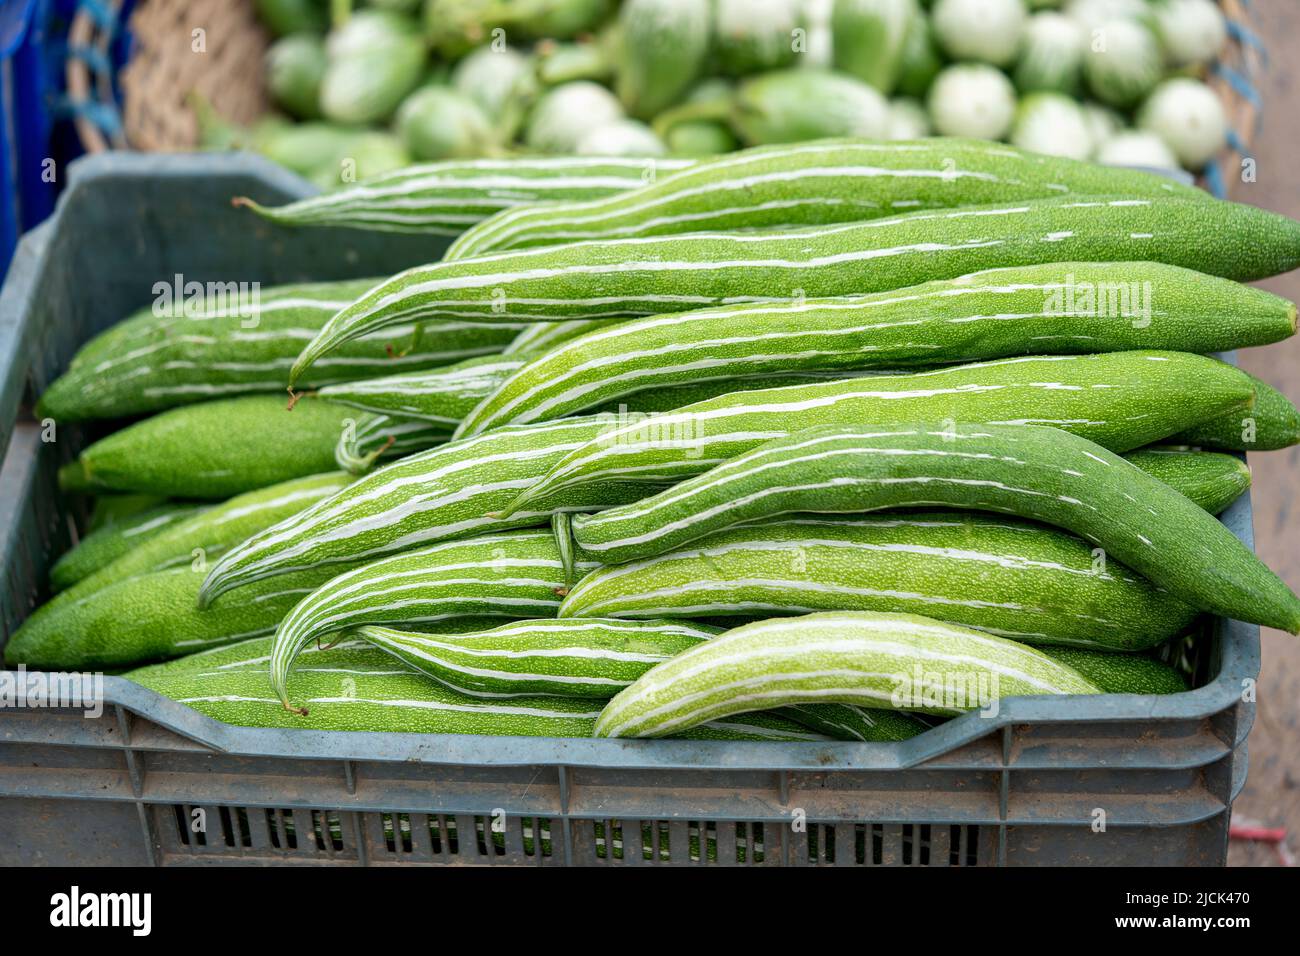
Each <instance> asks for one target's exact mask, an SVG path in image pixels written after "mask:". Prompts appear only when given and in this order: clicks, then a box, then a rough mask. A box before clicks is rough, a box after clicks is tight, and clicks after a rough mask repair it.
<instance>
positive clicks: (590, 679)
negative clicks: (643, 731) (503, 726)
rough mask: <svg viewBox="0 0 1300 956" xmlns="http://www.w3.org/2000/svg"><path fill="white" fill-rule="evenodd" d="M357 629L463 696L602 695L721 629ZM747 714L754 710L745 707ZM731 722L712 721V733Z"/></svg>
mask: <svg viewBox="0 0 1300 956" xmlns="http://www.w3.org/2000/svg"><path fill="white" fill-rule="evenodd" d="M355 633H356V635H357V636H358V637H360V638H362V639H363V640H365V641H368V642H369V643H371V644H373V645H375V646H376V647H379V648H380V649H382V650H384V651H387V652H388V653H390V654H392V655H393V656H394V657H396V658H397V659H398V660H400V661H402V662H403V663H405V664H406V665H407V666H409V667H411V668H412V669H414V670H416V671H419V672H420V673H422V674H426V675H428V676H429V677H431V678H433V679H434V680H436V681H438V682H439V683H442V684H444V685H445V686H447V687H449V688H450V689H452V690H456V691H459V692H461V693H463V694H466V695H468V696H470V697H478V698H514V697H519V696H528V695H530V694H545V695H553V696H559V697H585V698H589V699H608V698H610V697H612V696H614V694H616V693H617V692H618V691H619V690H620V689H622V688H623V687H626V686H627V685H628V684H630V683H632V682H633V681H634V680H636V679H637V678H638V677H640V676H641V675H642V674H644V673H645V672H646V671H647V670H649V669H650V668H651V667H653V666H654V665H656V664H659V663H662V662H663V661H665V660H668V659H669V658H670V657H672V656H673V655H675V654H677V653H680V652H681V651H683V650H685V649H686V648H688V647H693V646H695V645H696V644H698V643H700V642H701V641H705V640H708V639H710V638H711V637H713V636H714V635H715V634H717V633H718V630H717V629H716V628H705V627H702V626H701V625H698V624H692V623H690V622H685V623H675V624H674V623H661V622H652V621H636V622H633V621H612V620H605V621H600V620H581V621H575V620H568V621H536V620H534V621H515V622H511V623H508V624H502V625H500V626H498V627H495V628H492V629H491V630H487V631H477V632H469V631H458V632H456V633H454V634H433V635H428V634H420V633H412V632H409V631H399V630H394V629H392V628H384V627H361V628H358V629H357V630H356V632H355ZM751 716H753V715H751ZM763 716H767V717H771V718H775V719H777V720H782V719H784V720H789V721H793V722H794V723H796V724H801V725H803V726H805V727H808V728H810V729H812V730H815V731H818V732H819V733H822V734H825V735H826V736H828V737H830V738H831V739H834V740H862V741H890V740H907V739H909V738H911V737H915V736H916V735H917V734H920V733H924V732H925V730H926V729H927V725H926V724H925V723H924V722H922V721H920V720H917V719H916V718H915V717H912V716H910V715H906V714H895V713H891V712H887V711H877V712H875V713H871V712H869V711H867V710H864V709H863V708H860V707H854V706H852V705H848V704H803V705H799V706H794V707H786V708H781V709H779V710H775V711H770V712H766V713H765V714H764V715H763ZM727 726H729V723H728V722H725V721H724V722H719V723H716V724H713V725H711V726H710V729H711V730H714V731H717V730H721V729H723V728H725V727H727Z"/></svg>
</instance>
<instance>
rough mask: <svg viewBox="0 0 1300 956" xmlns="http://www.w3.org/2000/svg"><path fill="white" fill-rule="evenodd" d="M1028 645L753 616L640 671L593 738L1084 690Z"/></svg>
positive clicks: (893, 627)
mask: <svg viewBox="0 0 1300 956" xmlns="http://www.w3.org/2000/svg"><path fill="white" fill-rule="evenodd" d="M1096 693H1099V691H1098V689H1097V687H1096V686H1095V685H1094V684H1092V683H1091V682H1090V681H1088V680H1086V679H1084V678H1083V677H1082V676H1080V675H1079V674H1078V673H1077V672H1076V671H1074V670H1072V669H1071V668H1069V667H1066V666H1064V665H1061V664H1058V663H1056V662H1055V661H1053V660H1052V659H1051V658H1050V657H1047V656H1046V655H1044V654H1042V653H1041V652H1039V651H1036V650H1033V649H1032V648H1029V647H1025V646H1024V645H1022V644H1017V643H1015V642H1014V641H1008V640H1005V639H1003V638H1000V637H993V636H992V635H989V634H982V633H980V632H978V631H972V630H968V629H967V628H963V627H956V626H954V625H951V624H941V623H940V622H938V621H932V620H930V619H928V618H924V617H918V616H916V615H912V614H871V613H866V612H858V613H850V612H840V613H828V614H811V615H808V616H807V617H801V618H793V619H781V620H772V621H760V622H758V623H756V624H748V625H745V626H742V627H738V628H736V629H734V630H731V631H728V632H727V633H726V634H723V635H722V636H720V637H717V638H714V639H713V640H711V641H708V642H707V643H704V644H700V645H699V646H697V647H694V648H691V649H689V650H687V651H683V652H682V653H681V654H678V655H677V656H676V657H674V658H673V659H672V660H670V661H668V662H666V663H663V664H660V665H658V666H657V667H654V668H651V669H650V670H649V671H647V672H646V673H645V674H644V675H643V676H642V677H641V678H640V679H639V680H637V682H636V683H634V684H632V685H631V686H630V687H628V688H626V689H625V690H623V691H621V692H620V693H619V694H618V696H616V697H615V698H614V699H613V700H611V701H610V702H609V703H608V704H607V705H606V706H605V709H604V710H603V711H602V712H601V714H600V718H599V719H598V720H597V722H596V736H597V737H663V736H666V735H668V734H672V733H676V732H680V731H681V730H683V729H685V728H688V727H692V726H695V725H696V724H700V723H703V722H705V721H709V720H717V719H721V718H724V717H728V716H730V715H732V714H740V713H745V712H748V711H754V710H765V709H768V708H772V707H780V706H785V705H789V704H799V703H816V702H821V701H832V702H838V703H847V704H858V705H862V706H866V707H882V708H888V709H893V710H907V711H918V712H921V713H933V714H959V713H962V712H964V711H967V710H975V709H982V708H986V707H988V706H990V705H993V704H995V703H996V702H997V701H998V700H1000V699H1002V698H1004V697H1014V696H1019V695H1022V694H1096Z"/></svg>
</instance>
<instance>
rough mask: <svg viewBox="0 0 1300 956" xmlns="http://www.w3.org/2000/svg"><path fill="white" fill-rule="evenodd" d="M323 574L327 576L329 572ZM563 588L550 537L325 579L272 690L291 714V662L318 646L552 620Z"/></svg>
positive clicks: (428, 554)
mask: <svg viewBox="0 0 1300 956" xmlns="http://www.w3.org/2000/svg"><path fill="white" fill-rule="evenodd" d="M593 566H594V565H590V564H580V565H579V567H580V568H582V569H584V570H588V569H590V568H591V567H593ZM321 567H322V568H323V569H324V570H325V571H326V573H327V575H328V569H329V566H328V565H323V566H321ZM272 580H276V579H272ZM564 584H565V565H564V562H563V561H562V560H561V555H560V551H559V547H558V545H557V543H556V540H555V538H554V536H553V535H552V534H551V532H549V531H513V532H505V533H503V534H488V535H481V536H478V537H474V538H469V539H467V540H464V541H444V542H441V543H439V544H435V545H432V546H430V547H427V548H419V549H415V550H411V551H405V552H403V553H401V554H396V555H393V556H392V557H388V558H382V559H380V560H378V561H373V562H370V563H368V564H362V565H360V566H359V567H355V568H353V569H352V570H350V571H345V572H344V573H342V574H339V575H338V576H337V577H329V578H328V580H325V579H322V581H321V586H320V587H319V588H317V589H316V590H315V591H313V592H312V593H311V594H310V595H306V596H304V597H303V600H302V601H301V602H300V603H299V604H298V605H297V606H296V607H294V608H293V610H292V611H291V612H289V613H288V614H287V615H286V616H285V618H284V620H283V621H281V622H280V626H279V627H278V628H277V630H276V635H275V647H274V649H273V650H272V654H271V682H272V685H273V686H274V688H275V691H276V693H278V694H279V695H280V697H281V699H282V700H284V701H285V706H286V707H287V706H288V692H287V690H286V685H287V681H288V676H289V672H290V670H291V668H292V667H293V661H294V658H295V656H296V655H297V654H298V653H299V651H300V650H301V649H302V648H303V647H304V646H305V645H306V644H308V643H309V642H310V641H311V640H313V639H316V640H319V639H320V638H322V637H325V636H327V635H329V634H333V633H335V632H338V631H343V630H348V629H351V628H355V627H360V626H361V625H364V624H423V623H433V622H439V621H445V620H448V619H452V618H457V617H505V618H512V617H513V618H535V617H554V616H555V611H556V609H557V608H558V607H559V606H560V597H559V595H558V594H557V591H559V590H560V589H562V588H563V587H564ZM226 600H227V601H238V600H239V597H238V596H237V595H236V596H232V597H229V598H227V599H226Z"/></svg>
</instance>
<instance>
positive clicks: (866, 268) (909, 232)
mask: <svg viewBox="0 0 1300 956" xmlns="http://www.w3.org/2000/svg"><path fill="white" fill-rule="evenodd" d="M1188 236H1213V237H1214V241H1213V242H1209V241H1205V242H1189V241H1188V238H1187V237H1188ZM1138 260H1144V261H1151V262H1163V263H1167V264H1169V265H1177V266H1184V267H1186V268H1189V269H1194V270H1196V271H1198V272H1205V273H1208V274H1210V275H1216V276H1222V277H1224V278H1228V279H1238V280H1242V281H1246V280H1253V279H1261V278H1265V277H1267V276H1272V275H1278V274H1280V273H1283V272H1288V271H1290V270H1291V269H1294V268H1295V267H1296V265H1297V263H1300V223H1296V222H1294V221H1293V220H1290V219H1287V218H1286V217H1284V216H1279V215H1277V214H1276V213H1270V212H1265V211H1264V210H1262V209H1256V208H1255V207H1253V206H1244V205H1236V204H1232V203H1225V202H1220V201H1217V200H1210V199H1182V198H1173V197H1168V196H1160V197H1155V198H1136V199H1130V198H1119V199H1116V198H1109V199H1108V198H1100V197H1098V198H1074V197H1066V198H1063V199H1039V200H1030V201H1027V202H1023V203H1019V204H1002V205H993V206H972V207H964V208H961V209H955V210H948V209H942V210H933V211H925V212H917V213H911V214H909V215H903V216H896V217H892V218H885V219H877V220H873V221H870V222H861V223H850V224H847V225H831V226H809V227H807V228H804V229H798V230H781V231H767V232H763V231H754V232H748V233H740V232H736V233H722V232H699V233H691V234H689V235H684V236H665V237H654V238H636V239H614V240H598V241H593V242H575V243H571V244H569V245H566V246H557V247H544V248H539V249H533V250H521V251H516V252H504V253H498V254H494V255H488V256H483V257H481V258H477V259H461V260H458V261H454V262H440V263H435V264H432V265H428V266H418V267H416V268H414V269H408V270H406V271H405V272H401V273H399V274H398V275H396V276H394V277H392V278H391V279H389V280H388V281H387V282H384V283H383V284H381V285H379V286H377V287H376V288H374V289H372V290H371V291H369V292H367V293H366V294H365V295H363V296H362V297H361V298H359V299H357V301H356V302H354V303H353V304H352V305H350V306H348V307H347V308H345V309H343V310H342V311H340V312H339V313H338V314H337V315H335V316H334V317H333V318H331V319H330V320H329V322H328V323H326V325H325V327H324V328H323V329H322V330H321V332H320V334H319V335H318V336H317V337H316V338H315V339H314V340H313V341H312V342H311V343H310V344H309V345H307V347H306V348H304V349H303V351H302V353H301V354H300V355H299V356H298V359H297V361H296V362H295V363H294V367H293V369H292V370H291V372H290V376H289V380H290V384H291V385H292V384H294V383H296V382H297V381H298V379H300V378H301V377H302V376H303V375H304V374H305V372H306V371H307V369H308V368H310V367H311V365H312V364H313V363H314V362H315V361H316V360H317V359H318V358H320V357H321V356H323V355H327V354H329V353H330V352H332V351H333V350H334V349H335V348H336V347H337V346H339V345H340V344H342V343H343V342H347V341H350V340H351V339H353V338H356V337H357V336H359V335H365V334H369V333H371V332H374V331H376V330H377V329H382V328H385V327H386V326H389V325H393V324H397V323H402V322H412V321H417V320H420V321H423V320H429V319H438V318H459V319H477V320H481V321H499V322H520V321H553V320H556V319H584V318H586V319H593V318H605V317H610V316H617V315H644V314H656V313H661V312H683V311H686V310H689V309H698V308H705V307H710V306H717V305H723V304H731V303H738V302H748V301H758V302H763V301H780V300H790V299H801V298H807V297H814V298H816V297H825V296H838V295H859V294H865V293H870V292H882V291H886V290H889V289H899V288H903V287H905V286H912V285H920V284H921V283H923V282H929V281H933V280H936V279H952V278H956V277H957V276H962V275H967V274H969V273H972V272H979V271H981V270H983V269H991V268H998V267H1008V268H1009V267H1012V266H1028V265H1035V264H1038V263H1044V262H1085V261H1098V262H1132V261H1138Z"/></svg>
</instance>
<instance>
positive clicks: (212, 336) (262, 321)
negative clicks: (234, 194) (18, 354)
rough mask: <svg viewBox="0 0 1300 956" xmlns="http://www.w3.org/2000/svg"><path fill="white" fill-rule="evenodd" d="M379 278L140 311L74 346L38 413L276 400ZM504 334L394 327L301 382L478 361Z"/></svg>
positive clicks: (450, 326)
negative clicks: (258, 397)
mask: <svg viewBox="0 0 1300 956" xmlns="http://www.w3.org/2000/svg"><path fill="white" fill-rule="evenodd" d="M379 281H380V280H378V279H350V280H347V281H344V282H322V283H314V284H309V285H286V286H276V287H274V288H267V289H260V290H258V292H257V295H256V297H255V298H254V299H252V300H251V301H250V302H246V303H241V302H240V301H238V300H231V299H230V298H229V297H224V298H223V297H221V296H217V295H212V296H210V297H209V298H206V299H204V300H203V301H202V302H201V303H197V304H195V305H194V306H193V307H188V308H186V309H185V310H183V311H176V312H172V311H164V312H161V313H156V312H155V311H154V310H153V309H152V308H150V309H143V310H141V311H139V312H137V313H135V314H133V315H132V316H130V317H128V318H126V319H124V320H123V321H121V322H119V323H117V324H116V325H114V326H112V327H111V328H109V329H108V330H107V331H105V332H102V333H100V334H99V335H97V336H96V337H95V338H93V339H91V340H90V341H89V342H88V343H86V344H85V345H84V346H82V348H81V350H80V351H78V353H77V354H76V356H74V357H73V360H72V363H71V365H70V366H69V368H68V370H67V371H66V372H64V373H63V374H62V375H60V376H59V377H58V378H57V379H55V380H54V382H53V383H51V385H50V386H49V387H48V388H47V389H46V390H45V392H44V394H42V395H41V398H40V402H39V403H38V406H37V412H38V414H39V415H40V416H41V417H46V416H48V417H50V418H54V419H56V420H58V421H60V422H72V421H83V420H86V419H92V418H118V417H123V416H127V415H139V414H143V413H147V412H155V411H160V410H161V409H164V408H171V407H173V406H175V405H187V404H190V403H192V402H202V401H209V400H211V399H217V398H225V397H229V396H233V395H241V394H247V393H252V392H274V393H276V394H282V393H283V391H284V384H285V376H286V375H287V374H288V371H289V367H290V366H291V365H292V364H293V360H294V357H295V356H296V355H297V354H298V352H299V351H301V350H302V347H303V346H304V345H305V344H306V343H308V342H310V341H311V340H312V338H313V337H314V336H315V335H316V334H317V333H318V332H319V331H320V329H321V327H322V326H323V325H324V324H325V321H326V320H327V319H328V318H329V317H330V316H331V315H333V314H334V313H335V312H337V311H338V310H339V309H342V308H344V307H345V306H346V305H347V304H348V303H350V302H352V301H353V300H355V299H356V297H357V296H359V295H361V294H362V293H364V292H365V291H366V290H367V289H370V288H372V287H373V286H374V285H375V284H376V283H377V282H379ZM245 307H246V308H245ZM417 333H418V334H417ZM513 334H514V333H513V332H512V330H511V329H509V328H501V327H498V326H496V325H487V324H484V323H473V322H461V321H457V320H452V321H447V322H428V323H425V324H424V325H423V327H418V328H417V326H416V325H414V324H407V325H399V326H394V327H392V328H388V329H384V330H383V331H382V332H379V333H376V334H375V335H366V336H362V337H361V338H358V339H355V340H354V341H352V342H350V343H348V344H347V345H345V346H343V347H342V348H341V349H339V350H338V351H337V352H335V353H334V354H332V355H330V356H329V357H328V358H325V359H323V360H322V361H321V362H320V363H319V364H317V366H316V367H315V368H314V369H313V370H312V374H311V375H310V376H309V377H308V378H307V379H305V380H303V382H302V385H303V387H304V388H316V387H319V386H322V385H328V384H331V383H334V382H343V381H350V380H354V379H362V378H369V377H372V376H375V375H391V374H393V373H395V372H403V371H410V370H413V369H421V368H429V367H431V366H437V365H442V364H446V363H448V362H455V361H458V360H460V359H464V358H470V357H471V356H476V355H485V354H487V353H490V352H494V351H496V350H497V349H500V348H502V347H504V346H505V345H507V344H508V343H509V342H510V340H511V336H512V335H513Z"/></svg>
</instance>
